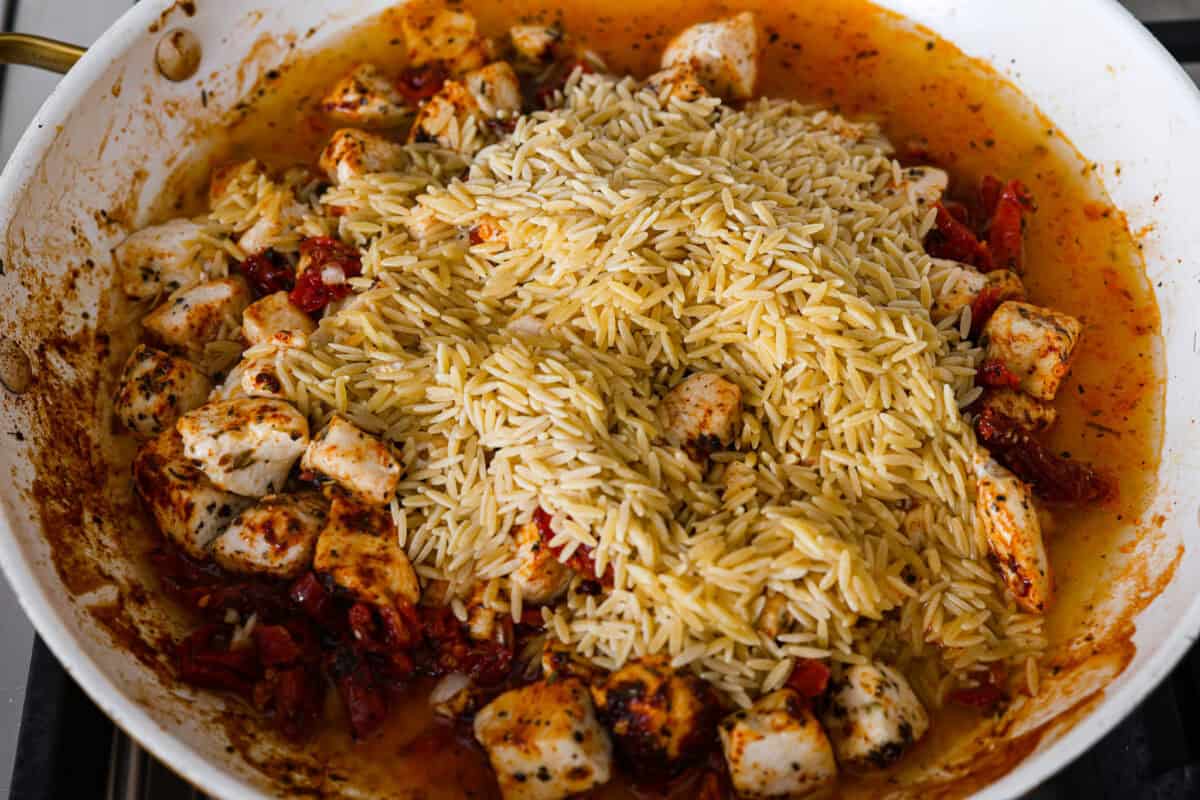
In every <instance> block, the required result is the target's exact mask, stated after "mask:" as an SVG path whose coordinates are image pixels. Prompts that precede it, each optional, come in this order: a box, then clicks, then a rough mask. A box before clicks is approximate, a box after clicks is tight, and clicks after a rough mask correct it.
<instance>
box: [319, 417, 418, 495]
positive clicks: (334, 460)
mask: <svg viewBox="0 0 1200 800" xmlns="http://www.w3.org/2000/svg"><path fill="white" fill-rule="evenodd" d="M300 466H301V467H302V468H303V469H306V470H311V471H313V472H319V473H321V474H322V475H326V476H328V477H330V478H332V479H333V480H335V481H337V482H338V484H339V485H341V486H342V487H343V488H344V489H346V490H348V491H350V492H353V493H354V494H356V495H358V497H360V498H362V499H363V500H365V501H366V502H368V503H376V504H383V503H387V502H388V501H389V500H391V499H392V498H393V497H395V496H396V484H398V483H399V482H400V473H401V471H402V470H401V469H400V462H399V461H397V460H396V457H395V456H394V455H392V451H391V449H389V448H388V446H387V445H386V444H384V443H383V442H382V441H380V440H379V439H377V438H376V437H374V436H372V435H370V434H369V433H366V432H365V431H363V430H362V429H361V428H359V427H358V426H357V425H355V424H354V423H353V422H350V421H349V420H347V419H346V418H344V417H340V416H336V415H335V416H334V417H333V418H332V419H330V420H329V424H328V425H326V426H325V427H324V428H323V429H322V430H321V432H320V433H318V434H317V435H316V436H315V437H314V438H313V440H312V444H310V445H309V446H308V450H306V451H305V452H304V458H303V460H301V462H300Z"/></svg>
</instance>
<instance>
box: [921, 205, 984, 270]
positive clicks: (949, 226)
mask: <svg viewBox="0 0 1200 800" xmlns="http://www.w3.org/2000/svg"><path fill="white" fill-rule="evenodd" d="M925 250H926V252H928V253H929V254H930V255H931V256H934V257H935V258H948V259H951V260H952V261H959V262H962V263H963V264H970V265H971V266H974V267H978V268H979V269H981V270H983V271H985V272H986V271H987V270H989V269H991V266H992V262H991V258H990V256H989V254H988V249H987V247H986V246H985V245H984V244H983V243H982V242H980V241H979V239H978V237H976V236H975V234H974V232H973V231H972V230H971V229H970V228H968V227H967V226H966V225H965V224H963V223H962V222H961V221H959V220H958V219H957V218H956V217H955V216H954V215H953V214H951V213H950V211H949V209H947V208H946V206H945V205H943V204H942V203H938V204H937V217H936V218H935V220H934V224H933V229H932V230H930V231H929V233H928V235H926V237H925Z"/></svg>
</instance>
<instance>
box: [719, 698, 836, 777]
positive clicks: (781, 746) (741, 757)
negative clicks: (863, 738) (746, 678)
mask: <svg viewBox="0 0 1200 800" xmlns="http://www.w3.org/2000/svg"><path fill="white" fill-rule="evenodd" d="M719 733H720V735H721V747H722V749H723V750H724V751H725V763H726V764H728V765H729V777H730V779H731V780H732V782H733V788H734V790H735V791H736V792H737V795H738V797H742V798H768V797H780V798H799V797H806V796H808V795H810V794H812V793H813V792H815V791H817V790H818V789H821V788H822V787H824V786H826V785H828V784H829V783H830V782H832V781H833V780H834V778H836V777H837V762H836V761H835V760H834V758H833V747H832V745H830V743H829V737H828V736H826V735H825V729H824V728H822V727H821V723H820V722H818V721H817V718H816V716H814V715H813V712H812V708H811V704H810V703H807V702H805V701H804V700H803V698H801V697H800V695H799V694H797V693H796V692H794V691H792V690H791V689H780V690H778V691H775V692H772V693H771V694H768V695H766V696H764V697H762V698H759V700H758V702H756V703H755V704H754V705H753V706H751V707H750V708H748V709H745V710H743V711H738V712H736V713H734V714H731V715H730V716H728V717H726V718H725V719H724V720H723V721H722V722H721V726H720V728H719Z"/></svg>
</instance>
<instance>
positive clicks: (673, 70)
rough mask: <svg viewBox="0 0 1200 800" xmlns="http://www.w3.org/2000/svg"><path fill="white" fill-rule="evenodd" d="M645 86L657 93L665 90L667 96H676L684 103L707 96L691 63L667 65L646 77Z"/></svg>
mask: <svg viewBox="0 0 1200 800" xmlns="http://www.w3.org/2000/svg"><path fill="white" fill-rule="evenodd" d="M646 88H648V89H649V90H650V91H652V92H654V93H655V94H657V95H661V94H663V92H666V94H667V97H676V98H678V99H680V100H682V101H684V102H685V103H690V102H691V101H693V100H699V99H700V98H701V97H708V90H707V89H705V88H704V84H703V83H701V82H700V78H699V76H697V75H696V70H694V69H692V65H691V64H687V63H681V64H675V65H674V66H670V67H667V68H666V69H664V70H661V71H659V72H656V73H654V74H653V75H651V76H650V77H649V78H646Z"/></svg>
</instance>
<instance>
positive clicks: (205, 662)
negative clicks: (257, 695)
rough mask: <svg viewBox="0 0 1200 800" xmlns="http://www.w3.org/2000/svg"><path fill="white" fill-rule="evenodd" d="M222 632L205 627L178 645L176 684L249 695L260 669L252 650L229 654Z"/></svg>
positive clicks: (227, 637)
mask: <svg viewBox="0 0 1200 800" xmlns="http://www.w3.org/2000/svg"><path fill="white" fill-rule="evenodd" d="M229 644H230V639H229V636H228V633H227V631H226V628H224V627H223V626H220V625H205V626H203V627H201V628H198V629H196V630H195V631H193V632H192V633H191V635H189V636H188V637H187V638H186V639H184V640H183V641H182V642H180V643H179V644H178V645H177V647H176V650H175V662H176V666H177V669H178V671H179V678H180V680H182V681H184V682H185V683H190V684H192V685H193V686H199V687H201V688H204V689H220V690H224V691H230V692H237V693H239V694H243V695H249V693H250V691H251V689H252V688H253V686H254V682H255V681H256V680H257V679H258V677H259V676H260V675H261V674H262V668H261V666H260V665H259V663H258V658H257V656H256V654H255V652H254V648H252V647H244V648H240V649H237V650H231V649H230V647H229Z"/></svg>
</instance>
